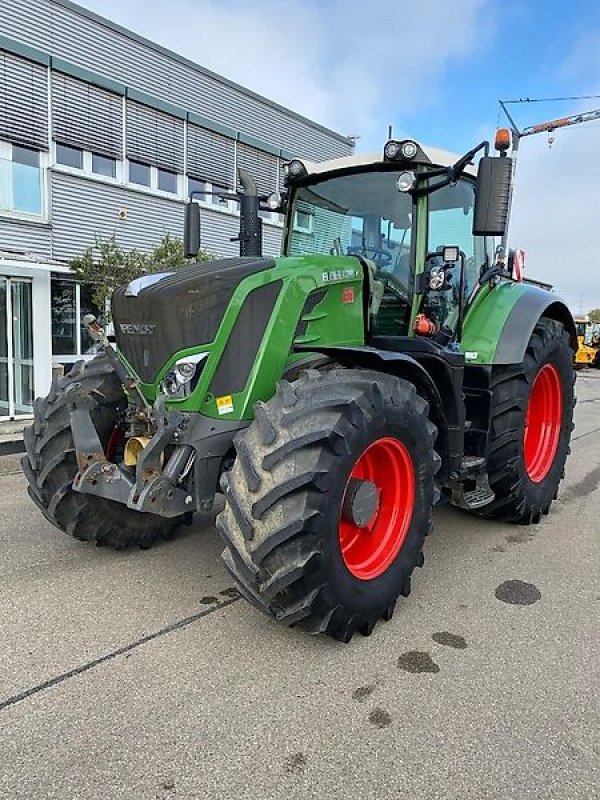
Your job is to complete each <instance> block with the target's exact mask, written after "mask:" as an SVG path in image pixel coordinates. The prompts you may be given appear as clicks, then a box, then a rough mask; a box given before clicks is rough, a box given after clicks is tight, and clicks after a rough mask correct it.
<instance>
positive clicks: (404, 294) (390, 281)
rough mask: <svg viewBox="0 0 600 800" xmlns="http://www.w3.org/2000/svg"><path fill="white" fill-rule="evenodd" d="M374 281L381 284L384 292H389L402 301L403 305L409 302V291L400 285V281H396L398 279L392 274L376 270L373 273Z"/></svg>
mask: <svg viewBox="0 0 600 800" xmlns="http://www.w3.org/2000/svg"><path fill="white" fill-rule="evenodd" d="M375 279H376V280H378V281H381V282H382V283H383V285H384V287H385V290H386V292H388V291H389V292H391V294H393V295H394V296H395V297H398V298H400V300H403V301H404V302H405V303H408V302H409V300H408V298H409V291H408V289H407V287H406V286H405V285H404V284H403V283H402V281H400V280H398V278H397V277H396V276H395V275H394V274H393V273H392V272H383V271H380V270H377V272H376V273H375Z"/></svg>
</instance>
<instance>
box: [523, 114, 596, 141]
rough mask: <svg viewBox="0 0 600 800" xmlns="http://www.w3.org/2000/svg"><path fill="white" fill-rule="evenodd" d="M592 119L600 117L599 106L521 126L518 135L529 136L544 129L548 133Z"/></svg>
mask: <svg viewBox="0 0 600 800" xmlns="http://www.w3.org/2000/svg"><path fill="white" fill-rule="evenodd" d="M594 119H600V108H598V109H596V110H595V111H584V112H583V113H582V114H572V115H571V116H569V117H559V118H558V119H551V120H548V122H540V123H538V124H537V125H530V126H529V127H528V128H523V130H522V131H519V136H531V135H532V134H534V133H543V132H544V131H547V132H548V133H550V132H552V131H554V130H556V129H557V128H566V127H567V126H568V125H578V124H579V123H580V122H591V121H592V120H594Z"/></svg>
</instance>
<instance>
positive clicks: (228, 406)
mask: <svg viewBox="0 0 600 800" xmlns="http://www.w3.org/2000/svg"><path fill="white" fill-rule="evenodd" d="M217 411H218V412H219V414H231V412H232V411H233V397H232V396H231V395H230V394H225V395H223V397H217Z"/></svg>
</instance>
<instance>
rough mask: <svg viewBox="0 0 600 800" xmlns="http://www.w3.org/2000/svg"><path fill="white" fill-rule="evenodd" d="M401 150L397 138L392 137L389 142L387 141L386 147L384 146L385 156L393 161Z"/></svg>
mask: <svg viewBox="0 0 600 800" xmlns="http://www.w3.org/2000/svg"><path fill="white" fill-rule="evenodd" d="M399 152H400V142H397V141H396V140H395V139H390V140H389V142H386V144H385V147H384V148H383V156H384V158H387V160H388V161H393V160H394V159H395V158H397V157H398V153H399Z"/></svg>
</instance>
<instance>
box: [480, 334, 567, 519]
mask: <svg viewBox="0 0 600 800" xmlns="http://www.w3.org/2000/svg"><path fill="white" fill-rule="evenodd" d="M574 386H575V372H574V369H573V351H572V349H571V344H570V340H569V335H568V333H567V332H566V331H565V328H564V326H563V325H562V323H560V322H557V321H555V320H551V319H546V318H542V319H541V320H540V321H539V322H538V323H537V325H536V326H535V329H534V331H533V334H532V335H531V339H530V340H529V344H528V346H527V351H526V354H525V359H524V360H523V362H522V363H521V364H519V365H517V366H506V367H496V368H494V371H493V373H492V428H491V432H490V457H489V463H488V475H489V481H490V486H491V488H492V490H493V491H494V493H495V495H496V499H495V500H494V502H493V503H492V504H491V505H490V506H487V507H486V508H483V509H482V510H481V512H479V513H480V514H481V515H482V516H485V517H488V518H493V519H503V520H506V521H509V522H517V523H522V524H530V523H536V522H539V520H540V517H541V515H542V514H547V513H548V511H549V509H550V505H551V504H552V501H553V500H555V499H556V497H557V496H558V488H559V484H560V482H561V480H562V478H563V477H564V468H565V461H566V459H567V455H568V453H569V443H570V440H571V432H572V431H573V427H574V425H573V410H574V407H575V389H574Z"/></svg>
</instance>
